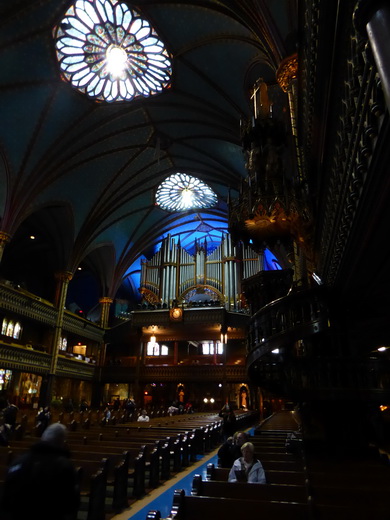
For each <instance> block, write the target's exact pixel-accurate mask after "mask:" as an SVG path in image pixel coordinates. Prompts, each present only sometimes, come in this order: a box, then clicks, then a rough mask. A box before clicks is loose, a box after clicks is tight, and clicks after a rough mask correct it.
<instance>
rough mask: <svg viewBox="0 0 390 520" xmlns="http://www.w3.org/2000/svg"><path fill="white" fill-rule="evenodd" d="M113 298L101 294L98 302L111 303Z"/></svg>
mask: <svg viewBox="0 0 390 520" xmlns="http://www.w3.org/2000/svg"><path fill="white" fill-rule="evenodd" d="M113 301H114V300H113V299H112V298H109V297H108V296H103V297H102V298H100V299H99V303H108V304H111V303H112V302H113Z"/></svg>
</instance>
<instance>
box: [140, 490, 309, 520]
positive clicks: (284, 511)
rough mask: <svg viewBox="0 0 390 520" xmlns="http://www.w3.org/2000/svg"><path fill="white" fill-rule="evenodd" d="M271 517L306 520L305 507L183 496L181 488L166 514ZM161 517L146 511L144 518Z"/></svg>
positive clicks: (195, 519) (195, 518) (192, 518)
mask: <svg viewBox="0 0 390 520" xmlns="http://www.w3.org/2000/svg"><path fill="white" fill-rule="evenodd" d="M254 516H256V517H259V518H260V517H261V518H272V520H286V519H287V518H288V520H308V519H309V507H308V505H306V504H299V503H294V502H267V501H263V500H241V499H235V498H217V497H204V496H186V495H185V493H184V490H176V491H175V493H174V497H173V503H172V510H171V515H170V518H171V519H172V520H175V519H176V520H179V519H180V520H199V519H200V518H207V519H210V520H211V519H213V518H216V517H218V518H223V519H224V520H237V519H241V518H253V517H254ZM159 517H161V515H159V513H158V512H157V513H156V512H152V511H149V513H148V516H147V518H148V520H153V519H157V518H159Z"/></svg>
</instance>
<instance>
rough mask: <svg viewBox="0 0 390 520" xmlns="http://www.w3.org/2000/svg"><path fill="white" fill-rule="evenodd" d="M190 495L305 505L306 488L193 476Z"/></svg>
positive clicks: (306, 498)
mask: <svg viewBox="0 0 390 520" xmlns="http://www.w3.org/2000/svg"><path fill="white" fill-rule="evenodd" d="M191 495H193V496H208V497H226V498H238V499H241V500H266V501H267V500H271V501H277V502H278V501H279V502H280V501H282V502H298V503H301V504H307V501H308V493H307V487H306V486H303V485H296V484H295V485H294V484H247V483H246V482H220V481H212V480H210V481H207V480H206V481H204V480H202V476H201V475H195V476H194V478H193V481H192V490H191Z"/></svg>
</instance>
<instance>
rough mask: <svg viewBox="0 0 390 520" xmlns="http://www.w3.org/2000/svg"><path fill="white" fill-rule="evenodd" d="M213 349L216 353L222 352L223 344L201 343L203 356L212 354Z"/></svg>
mask: <svg viewBox="0 0 390 520" xmlns="http://www.w3.org/2000/svg"><path fill="white" fill-rule="evenodd" d="M214 350H215V353H216V354H223V344H222V343H220V342H219V341H218V342H216V343H215V342H214V341H212V342H210V343H202V354H203V355H205V356H210V355H211V356H213V355H214Z"/></svg>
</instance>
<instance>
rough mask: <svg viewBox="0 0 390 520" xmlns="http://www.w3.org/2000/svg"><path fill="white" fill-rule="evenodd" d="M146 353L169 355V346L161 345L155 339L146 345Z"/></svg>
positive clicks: (149, 354) (148, 354)
mask: <svg viewBox="0 0 390 520" xmlns="http://www.w3.org/2000/svg"><path fill="white" fill-rule="evenodd" d="M146 355H147V356H167V355H168V347H167V346H166V345H161V347H160V345H159V343H156V342H155V341H149V342H148V344H147V346H146Z"/></svg>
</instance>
